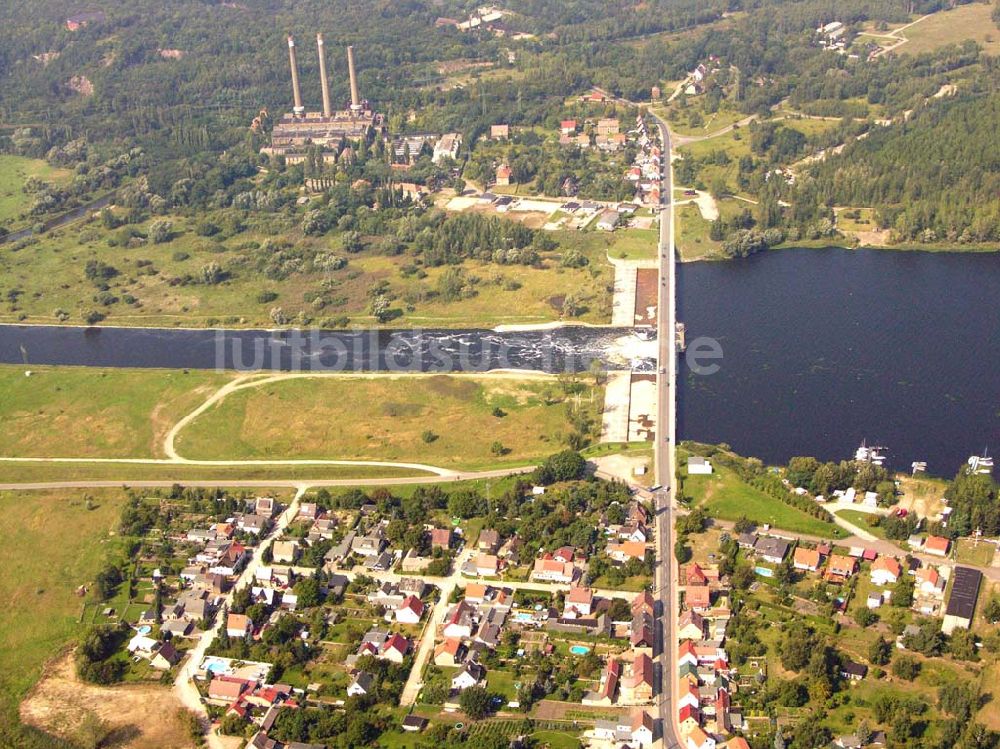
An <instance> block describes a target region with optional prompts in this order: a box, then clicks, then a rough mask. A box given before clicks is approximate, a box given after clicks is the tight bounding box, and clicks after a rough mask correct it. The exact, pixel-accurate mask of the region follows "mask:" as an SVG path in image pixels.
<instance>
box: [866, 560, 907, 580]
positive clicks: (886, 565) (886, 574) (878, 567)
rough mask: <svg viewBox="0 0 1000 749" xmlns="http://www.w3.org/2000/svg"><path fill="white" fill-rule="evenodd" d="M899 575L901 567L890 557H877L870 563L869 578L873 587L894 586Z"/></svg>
mask: <svg viewBox="0 0 1000 749" xmlns="http://www.w3.org/2000/svg"><path fill="white" fill-rule="evenodd" d="M901 574H903V569H902V567H900V566H899V562H898V561H896V560H895V559H893V558H892V557H879V558H878V559H876V560H875V561H874V562H872V569H871V578H872V583H873V584H874V585H895V584H896V581H897V580H899V576H900V575H901Z"/></svg>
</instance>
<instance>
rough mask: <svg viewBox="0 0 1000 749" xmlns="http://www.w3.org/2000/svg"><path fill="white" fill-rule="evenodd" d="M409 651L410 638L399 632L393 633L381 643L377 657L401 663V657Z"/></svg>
mask: <svg viewBox="0 0 1000 749" xmlns="http://www.w3.org/2000/svg"><path fill="white" fill-rule="evenodd" d="M409 652H410V639H409V638H408V637H403V636H402V635H400V634H394V635H392V636H390V637H389V638H388V639H387V640H386V641H385V642H384V643H383V645H382V649H381V653H380V654H379V657H380V658H383V659H385V660H387V661H392V662H393V663H402V662H403V658H405V657H406V654H407V653H409Z"/></svg>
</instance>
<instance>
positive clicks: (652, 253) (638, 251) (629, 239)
mask: <svg viewBox="0 0 1000 749" xmlns="http://www.w3.org/2000/svg"><path fill="white" fill-rule="evenodd" d="M613 236H614V240H615V241H614V244H613V245H611V247H609V248H608V254H609V255H610V256H611V257H613V258H617V259H621V260H655V259H656V257H657V252H658V250H659V247H660V229H659V227H657V226H654V227H653V228H652V229H619V230H618V231H616V232H615V233H614V235H613Z"/></svg>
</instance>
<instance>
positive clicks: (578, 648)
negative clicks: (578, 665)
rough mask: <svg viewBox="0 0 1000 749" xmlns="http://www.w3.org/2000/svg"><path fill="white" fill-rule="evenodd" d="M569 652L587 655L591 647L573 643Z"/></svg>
mask: <svg viewBox="0 0 1000 749" xmlns="http://www.w3.org/2000/svg"><path fill="white" fill-rule="evenodd" d="M569 652H571V653H572V654H573V655H586V654H587V653H589V652H590V648H588V647H585V646H583V645H573V646H571V647H570V649H569Z"/></svg>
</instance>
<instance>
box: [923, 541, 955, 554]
mask: <svg viewBox="0 0 1000 749" xmlns="http://www.w3.org/2000/svg"><path fill="white" fill-rule="evenodd" d="M950 549H951V541H949V540H948V539H947V538H944V537H943V536H928V537H927V540H926V541H924V551H925V552H927V553H928V554H934V555H935V556H939V557H946V556H948V551H949V550H950Z"/></svg>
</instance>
